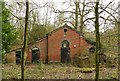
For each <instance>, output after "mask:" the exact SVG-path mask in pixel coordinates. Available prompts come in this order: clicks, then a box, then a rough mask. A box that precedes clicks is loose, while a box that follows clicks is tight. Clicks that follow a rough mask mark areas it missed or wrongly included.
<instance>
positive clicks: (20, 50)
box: [16, 49, 22, 63]
mask: <svg viewBox="0 0 120 81" xmlns="http://www.w3.org/2000/svg"><path fill="white" fill-rule="evenodd" d="M21 54H22V49H18V50H16V63H20V62H21Z"/></svg>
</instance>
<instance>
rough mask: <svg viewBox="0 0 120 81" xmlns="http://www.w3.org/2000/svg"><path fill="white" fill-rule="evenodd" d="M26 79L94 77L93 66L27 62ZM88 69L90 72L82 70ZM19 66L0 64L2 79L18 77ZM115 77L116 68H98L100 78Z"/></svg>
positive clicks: (19, 73) (19, 74)
mask: <svg viewBox="0 0 120 81" xmlns="http://www.w3.org/2000/svg"><path fill="white" fill-rule="evenodd" d="M25 68H26V72H25V78H26V79H94V77H95V69H94V68H79V67H74V66H71V65H65V64H61V63H58V64H29V65H26V66H25ZM86 70H90V71H91V72H90V73H84V71H86ZM20 76H21V67H20V65H15V64H3V65H2V78H3V79H11V78H12V79H13V78H15V79H20ZM113 78H117V68H116V67H113V68H100V79H113Z"/></svg>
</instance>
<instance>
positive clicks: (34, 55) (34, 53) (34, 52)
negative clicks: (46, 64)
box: [31, 47, 40, 62]
mask: <svg viewBox="0 0 120 81" xmlns="http://www.w3.org/2000/svg"><path fill="white" fill-rule="evenodd" d="M31 50H32V62H38V61H39V60H40V59H39V57H40V50H39V48H38V47H34V48H32V49H31Z"/></svg>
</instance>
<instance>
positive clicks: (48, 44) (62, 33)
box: [6, 24, 92, 63]
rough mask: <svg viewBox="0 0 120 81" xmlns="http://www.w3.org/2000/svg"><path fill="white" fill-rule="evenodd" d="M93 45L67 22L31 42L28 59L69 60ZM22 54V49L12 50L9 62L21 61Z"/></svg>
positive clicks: (8, 55)
mask: <svg viewBox="0 0 120 81" xmlns="http://www.w3.org/2000/svg"><path fill="white" fill-rule="evenodd" d="M91 47H92V45H91V44H90V43H88V42H87V41H86V40H85V39H84V37H83V36H82V35H81V34H80V33H79V32H78V31H77V30H75V29H73V28H71V27H70V26H68V25H66V24H65V25H64V26H62V27H60V28H57V29H55V30H53V31H52V32H50V33H49V34H47V36H46V37H44V38H42V39H40V40H38V41H36V42H35V43H31V44H29V45H28V49H27V59H26V61H27V62H35V61H38V60H40V61H44V62H45V61H49V62H50V61H61V62H69V61H71V60H72V58H73V57H74V55H76V54H78V53H80V52H81V51H82V50H83V49H89V48H91ZM20 54H21V50H20V49H16V50H12V51H11V52H9V53H8V54H6V55H7V56H6V59H7V62H14V63H16V62H19V61H20V58H21V55H20Z"/></svg>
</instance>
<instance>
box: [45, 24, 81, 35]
mask: <svg viewBox="0 0 120 81" xmlns="http://www.w3.org/2000/svg"><path fill="white" fill-rule="evenodd" d="M65 27H67V28H69V29H71V30H73V31H75V32H76V33H78V34H79V35H81V36H82V34H81V33H80V32H79V31H78V30H76V29H75V28H72V27H70V26H68V25H67V24H66V23H65V25H63V26H61V27H59V28H56V29H55V30H53V31H51V32H50V33H48V34H47V35H50V34H52V33H53V32H55V31H58V30H60V29H62V28H65Z"/></svg>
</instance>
